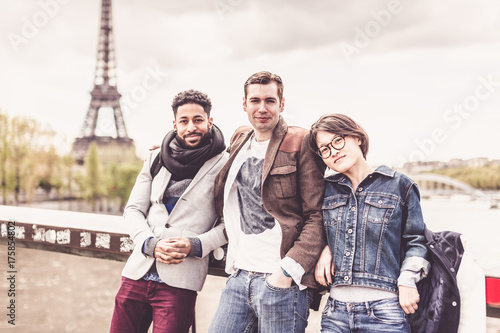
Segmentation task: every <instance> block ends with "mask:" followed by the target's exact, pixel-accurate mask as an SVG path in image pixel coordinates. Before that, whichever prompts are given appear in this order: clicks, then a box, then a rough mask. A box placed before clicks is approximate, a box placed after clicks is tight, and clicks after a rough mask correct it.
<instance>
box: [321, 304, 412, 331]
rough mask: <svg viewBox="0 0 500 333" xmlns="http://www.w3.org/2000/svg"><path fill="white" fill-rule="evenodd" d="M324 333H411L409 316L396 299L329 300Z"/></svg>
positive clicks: (324, 316) (323, 322)
mask: <svg viewBox="0 0 500 333" xmlns="http://www.w3.org/2000/svg"><path fill="white" fill-rule="evenodd" d="M321 332H336V333H340V332H347V333H349V332H370V333H377V332H380V333H392V332H394V333H396V332H397V333H400V332H408V333H409V332H410V326H409V323H408V317H407V316H406V314H405V313H404V311H403V309H402V308H401V306H400V305H399V299H398V298H397V297H391V298H387V299H382V300H378V301H371V302H352V303H349V302H340V301H336V300H334V299H332V298H329V299H328V301H327V303H326V306H325V309H324V310H323V315H322V318H321Z"/></svg>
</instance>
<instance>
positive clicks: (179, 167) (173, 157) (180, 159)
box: [160, 125, 226, 180]
mask: <svg viewBox="0 0 500 333" xmlns="http://www.w3.org/2000/svg"><path fill="white" fill-rule="evenodd" d="M208 134H209V135H208V138H207V139H204V144H203V145H202V146H200V147H197V148H185V147H183V146H182V145H181V144H180V143H179V141H178V140H177V134H176V132H175V131H173V130H172V131H170V132H168V133H167V135H166V136H165V138H164V139H163V142H162V144H161V152H160V154H161V155H160V163H161V164H162V165H164V166H165V167H166V168H167V170H168V171H170V173H171V174H172V179H174V180H182V179H187V178H190V179H192V178H194V176H195V175H196V173H198V171H199V170H200V168H201V167H202V166H203V164H204V163H205V162H206V161H208V160H209V159H211V158H212V157H214V156H215V155H217V154H219V153H221V152H222V151H224V149H226V145H225V143H224V136H223V135H222V132H221V130H220V129H219V128H218V127H217V126H215V125H212V128H211V129H210V130H209V132H208Z"/></svg>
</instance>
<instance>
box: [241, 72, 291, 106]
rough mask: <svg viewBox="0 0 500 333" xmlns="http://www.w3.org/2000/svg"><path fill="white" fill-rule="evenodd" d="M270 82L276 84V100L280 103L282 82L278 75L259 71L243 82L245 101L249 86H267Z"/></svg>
mask: <svg viewBox="0 0 500 333" xmlns="http://www.w3.org/2000/svg"><path fill="white" fill-rule="evenodd" d="M271 82H276V84H277V85H278V98H279V100H280V102H281V100H282V99H283V81H282V80H281V78H280V77H279V75H276V74H273V73H271V72H267V71H261V72H258V73H255V74H252V75H251V76H250V77H249V78H248V79H247V80H246V82H245V85H244V86H243V89H244V90H245V100H246V99H247V93H248V86H249V85H251V84H269V83H271Z"/></svg>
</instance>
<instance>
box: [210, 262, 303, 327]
mask: <svg viewBox="0 0 500 333" xmlns="http://www.w3.org/2000/svg"><path fill="white" fill-rule="evenodd" d="M269 275H270V274H267V273H255V272H248V271H245V270H238V271H237V272H236V273H235V274H233V275H231V276H230V277H229V278H228V280H227V283H226V287H225V288H224V290H223V291H222V295H221V298H220V302H219V307H218V308H217V311H216V313H215V315H214V318H213V320H212V323H211V325H210V329H209V332H211V333H224V332H226V333H242V332H252V333H254V332H265V333H282V332H286V333H294V332H305V329H306V326H307V317H308V316H309V303H310V302H311V299H312V294H311V292H310V291H309V289H304V290H299V287H298V286H297V285H295V284H293V285H292V286H291V287H289V288H278V287H274V286H271V285H269V283H268V282H267V280H266V278H267V277H268V276H269Z"/></svg>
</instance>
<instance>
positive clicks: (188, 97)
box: [172, 89, 212, 117]
mask: <svg viewBox="0 0 500 333" xmlns="http://www.w3.org/2000/svg"><path fill="white" fill-rule="evenodd" d="M189 103H194V104H198V105H200V106H201V107H202V108H203V110H204V111H205V113H206V114H207V116H209V117H210V110H212V102H211V101H210V98H208V96H207V95H206V94H204V93H202V92H201V91H198V90H193V89H189V90H186V91H183V92H180V93H178V94H177V95H176V96H175V97H174V100H173V101H172V110H173V111H174V116H177V109H178V108H179V107H180V106H182V105H184V104H189Z"/></svg>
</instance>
